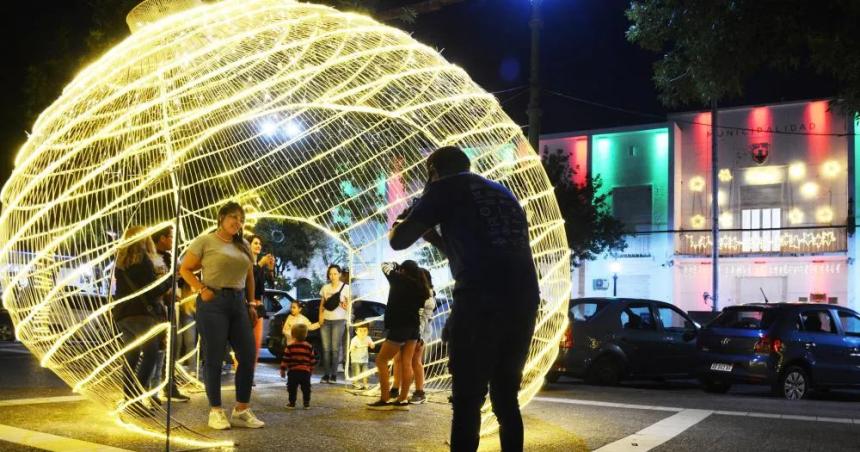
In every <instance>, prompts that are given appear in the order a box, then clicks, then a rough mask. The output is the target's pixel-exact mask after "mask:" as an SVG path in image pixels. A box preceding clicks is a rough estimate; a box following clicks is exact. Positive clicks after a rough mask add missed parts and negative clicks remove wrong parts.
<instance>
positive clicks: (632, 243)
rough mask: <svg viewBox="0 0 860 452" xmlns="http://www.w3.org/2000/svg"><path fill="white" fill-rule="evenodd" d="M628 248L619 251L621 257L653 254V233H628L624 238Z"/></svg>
mask: <svg viewBox="0 0 860 452" xmlns="http://www.w3.org/2000/svg"><path fill="white" fill-rule="evenodd" d="M624 240H625V241H626V242H627V248H624V251H623V252H621V253H619V254H618V256H619V257H649V256H651V235H650V234H640V235H628V236H626V237H625V238H624Z"/></svg>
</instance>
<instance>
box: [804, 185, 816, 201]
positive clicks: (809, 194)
mask: <svg viewBox="0 0 860 452" xmlns="http://www.w3.org/2000/svg"><path fill="white" fill-rule="evenodd" d="M800 196H802V197H803V199H815V198H817V197H818V184H816V183H815V182H806V183H804V184H803V185H801V186H800Z"/></svg>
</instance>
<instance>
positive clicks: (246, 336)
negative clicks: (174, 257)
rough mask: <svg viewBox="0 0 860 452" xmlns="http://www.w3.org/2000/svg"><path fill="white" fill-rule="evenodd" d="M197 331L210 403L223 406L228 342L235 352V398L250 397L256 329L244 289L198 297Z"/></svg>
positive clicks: (222, 290) (210, 404)
mask: <svg viewBox="0 0 860 452" xmlns="http://www.w3.org/2000/svg"><path fill="white" fill-rule="evenodd" d="M197 331H198V332H199V333H200V337H201V344H200V345H201V353H202V356H203V360H204V363H203V365H204V367H205V369H206V375H205V378H204V383H205V384H206V396H207V397H208V398H209V406H213V407H218V406H221V363H222V362H224V350H225V348H226V346H227V343H228V342H229V343H230V346H231V347H233V351H234V352H236V361H238V362H239V367H237V368H236V401H237V402H239V403H248V402H250V401H251V385H252V384H253V382H254V354H255V346H254V333H253V332H252V330H251V320H250V319H249V318H248V309H247V307H246V305H245V290H244V289H241V290H237V289H221V290H216V291H215V298H213V299H212V300H210V301H203V300H202V299H201V298H200V296H198V297H197Z"/></svg>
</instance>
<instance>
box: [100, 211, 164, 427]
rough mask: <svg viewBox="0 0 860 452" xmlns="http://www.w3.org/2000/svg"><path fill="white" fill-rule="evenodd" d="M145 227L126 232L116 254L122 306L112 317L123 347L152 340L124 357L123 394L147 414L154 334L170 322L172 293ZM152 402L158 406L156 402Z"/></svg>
mask: <svg viewBox="0 0 860 452" xmlns="http://www.w3.org/2000/svg"><path fill="white" fill-rule="evenodd" d="M145 231H146V230H145V228H144V227H143V226H132V227H130V228H128V229H127V230H126V231H125V234H123V238H122V245H121V247H120V248H119V251H117V256H116V269H115V270H114V279H115V280H116V292H115V294H114V300H116V301H118V302H119V303H118V304H117V305H116V306H115V307H114V309H113V317H114V321H115V322H116V325H117V328H118V329H119V331H120V333H121V334H122V343H123V345H124V346H125V345H128V344H130V343H132V342H134V341H135V340H137V339H139V338H141V337H145V336H147V335H150V338H149V339H147V340H146V341H144V342H143V343H141V344H140V345H138V346H137V347H134V348H132V349H130V350H129V351H128V352H127V353H126V355H125V361H126V366H125V368H124V369H123V371H124V379H123V392H124V394H125V397H126V399H127V401H128V402H131V404H130V407H131V409H133V410H136V411H143V412H146V411H148V409H147V408H146V404H145V403H144V402H143V401H142V400H140V397H141V394H143V393H144V392H146V389H145V385H146V382H147V381H148V380H149V378H150V376H151V375H152V373H153V371H154V370H155V364H156V359H157V357H158V341H159V340H160V339H159V337H160V335H158V334H152V333H153V329H155V328H156V327H157V326H158V325H159V324H160V323H164V322H167V317H166V313H165V310H164V303H163V302H162V296H164V294H165V293H166V292H167V291H168V290H169V289H170V284H171V279H170V278H162V281H161V282H160V283H158V284H157V285H155V286H153V287H150V286H152V285H153V284H154V283H155V282H156V281H157V280H158V279H159V278H160V277H162V276H164V275H159V274H158V273H157V272H156V270H155V265H154V264H153V258H152V256H154V255H155V244H153V242H152V239H151V238H150V237H149V235H148V234H146V233H145ZM153 401H154V402H156V403H159V402H160V401H159V400H158V399H157V398H153Z"/></svg>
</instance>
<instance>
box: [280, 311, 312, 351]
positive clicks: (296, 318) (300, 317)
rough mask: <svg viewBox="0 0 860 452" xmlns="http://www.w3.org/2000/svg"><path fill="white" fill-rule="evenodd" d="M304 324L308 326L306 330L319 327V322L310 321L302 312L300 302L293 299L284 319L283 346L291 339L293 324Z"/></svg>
mask: <svg viewBox="0 0 860 452" xmlns="http://www.w3.org/2000/svg"><path fill="white" fill-rule="evenodd" d="M300 323H301V324H304V325H307V326H308V331H313V330H318V329H319V328H320V324H319V322H317V323H311V321H310V320H308V318H307V317H305V316H304V314H302V304H301V302H299V301H298V300H293V302H292V303H291V304H290V315H288V316H287V319H286V320H284V328H283V330H282V331H283V332H284V347H286V346H287V345H289V344H290V342H292V341H293V336H292V335H293V326H295V325H298V324H300Z"/></svg>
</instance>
